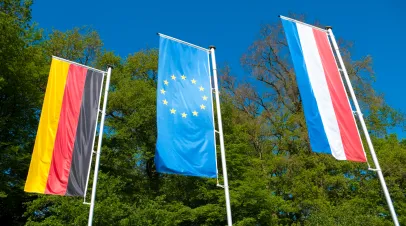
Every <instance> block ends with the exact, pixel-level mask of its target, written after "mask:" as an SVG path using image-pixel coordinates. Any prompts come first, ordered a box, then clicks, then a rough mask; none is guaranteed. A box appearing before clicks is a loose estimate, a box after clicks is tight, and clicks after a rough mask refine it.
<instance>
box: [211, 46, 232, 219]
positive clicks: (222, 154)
mask: <svg viewBox="0 0 406 226" xmlns="http://www.w3.org/2000/svg"><path fill="white" fill-rule="evenodd" d="M215 49H216V47H214V46H210V53H211V62H212V65H213V76H214V90H215V95H216V107H217V122H218V129H219V137H220V151H221V163H222V165H223V178H224V191H225V196H226V208H227V222H228V226H231V225H233V222H232V219H231V205H230V194H229V191H228V177H227V166H226V152H225V149H224V137H223V123H222V121H221V110H220V96H219V88H218V84H217V83H218V82H217V66H216V56H215V54H214V50H215Z"/></svg>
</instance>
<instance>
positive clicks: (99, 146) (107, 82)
mask: <svg viewBox="0 0 406 226" xmlns="http://www.w3.org/2000/svg"><path fill="white" fill-rule="evenodd" d="M108 67H109V68H108V70H107V79H106V86H105V88H104V99H103V111H102V117H101V122H100V132H99V140H98V142H97V152H96V164H95V168H94V177H93V187H92V199H91V201H90V211H89V221H88V225H89V226H91V225H92V222H93V212H94V203H95V199H96V185H97V177H98V174H99V165H100V152H101V145H102V139H103V128H104V119H105V117H106V106H107V96H108V94H109V86H110V76H111V68H112V67H111V66H108Z"/></svg>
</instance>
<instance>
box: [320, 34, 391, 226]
mask: <svg viewBox="0 0 406 226" xmlns="http://www.w3.org/2000/svg"><path fill="white" fill-rule="evenodd" d="M326 29H327V32H328V34H329V36H330V38H331V42H332V44H333V47H334V50H335V51H336V54H337V58H338V61H339V63H340V66H341V69H342V72H343V74H344V78H345V81H346V83H347V85H348V89H349V91H350V94H351V98H352V100H353V101H354V105H355V108H356V110H357V116H358V118H359V120H360V122H361V126H362V130H363V131H364V134H365V137H366V139H367V143H368V147H369V150H370V152H371V155H372V159H373V161H374V164H375V167H376V169H375V170H374V171H377V173H378V177H379V180H380V182H381V186H382V189H383V193H384V194H385V197H386V201H387V203H388V206H389V210H390V213H391V215H392V219H393V222H394V223H395V225H396V226H398V225H399V222H398V218H397V216H396V212H395V209H394V208H393V204H392V200H391V198H390V195H389V191H388V188H387V187H386V183H385V179H384V178H383V174H382V170H381V167H380V166H379V162H378V158H377V157H376V154H375V150H374V146H373V145H372V141H371V138H370V137H369V133H368V130H367V127H366V124H365V121H364V117H363V115H362V113H361V109H360V107H359V105H358V101H357V98H356V96H355V93H354V90H353V88H352V85H351V81H350V78H349V77H348V73H347V69H346V68H345V65H344V61H343V59H342V57H341V54H340V51H339V49H338V45H337V42H336V39H335V37H334V35H333V30H332V28H331V27H326Z"/></svg>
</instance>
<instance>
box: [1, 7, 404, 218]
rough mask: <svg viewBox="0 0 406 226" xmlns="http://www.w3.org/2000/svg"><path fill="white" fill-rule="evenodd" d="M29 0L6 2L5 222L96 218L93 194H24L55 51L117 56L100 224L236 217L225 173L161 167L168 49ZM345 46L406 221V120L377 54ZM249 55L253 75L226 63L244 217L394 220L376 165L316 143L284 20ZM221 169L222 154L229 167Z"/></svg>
mask: <svg viewBox="0 0 406 226" xmlns="http://www.w3.org/2000/svg"><path fill="white" fill-rule="evenodd" d="M30 6H31V2H30V1H21V0H0V27H1V28H2V31H4V32H1V33H0V62H2V63H1V64H0V104H1V108H0V129H1V133H0V209H1V211H0V222H1V223H2V224H5V225H86V224H87V219H88V211H89V206H88V205H85V204H83V199H82V198H80V197H61V196H51V195H37V194H27V193H24V192H23V187H24V183H25V179H26V175H27V172H28V167H29V162H30V157H31V153H32V148H33V143H34V139H35V135H36V130H37V126H38V120H39V114H40V111H41V107H42V101H43V96H44V92H45V87H46V82H47V76H48V72H49V66H50V65H49V64H50V59H51V56H52V55H56V56H59V57H63V58H66V59H69V60H72V61H76V62H79V63H82V64H86V65H90V66H94V67H97V68H99V69H106V66H107V64H112V65H114V70H113V75H112V79H111V87H110V94H109V100H108V109H107V116H106V127H107V129H106V133H105V136H104V138H103V146H102V153H101V164H100V173H99V178H98V185H97V198H96V207H95V217H94V225H123V226H124V225H180V226H183V225H226V223H227V221H226V211H225V200H224V192H223V190H222V189H221V188H220V187H218V186H216V184H217V181H216V179H203V178H197V177H185V176H178V175H166V174H159V173H157V172H156V170H155V165H154V160H153V159H154V154H155V142H156V133H157V131H156V123H157V122H156V80H157V70H158V65H157V64H158V50H156V49H145V50H140V51H137V52H135V53H132V54H130V55H128V56H126V57H125V58H122V57H120V56H117V55H115V54H114V53H113V52H110V51H107V50H105V49H104V48H103V42H102V40H101V38H100V37H99V35H98V33H97V31H94V30H92V29H88V28H73V29H71V30H67V31H58V30H52V31H50V32H44V31H42V30H40V29H39V28H38V27H37V26H36V25H35V24H34V23H33V22H32V21H31V16H30V13H31V11H30ZM340 46H341V49H342V53H343V56H344V59H345V63H346V67H347V70H348V71H349V74H350V77H351V80H352V84H353V86H354V88H355V92H356V94H357V96H358V98H359V101H360V104H361V107H362V109H363V110H364V112H365V118H366V121H367V124H368V128H369V129H370V133H371V136H372V139H373V143H374V145H375V150H376V152H377V155H378V158H379V160H380V165H381V168H382V169H383V174H384V176H385V179H386V182H387V185H388V189H389V191H390V193H391V196H392V199H393V201H394V205H395V209H396V211H397V214H398V216H399V220H400V222H401V224H406V217H405V216H406V198H405V195H406V193H405V191H404V189H402V188H404V187H405V186H406V174H405V172H406V164H405V163H406V155H405V151H406V140H404V139H403V140H399V139H398V138H397V137H396V135H395V134H390V133H389V132H388V131H389V130H390V129H392V128H394V127H398V126H402V125H403V126H404V124H405V119H404V117H403V114H402V113H401V112H398V111H396V110H395V109H393V108H391V107H390V106H389V105H387V104H386V103H385V101H384V98H383V96H382V95H381V94H379V93H377V91H375V90H374V89H373V86H372V85H373V82H374V76H375V75H374V72H373V70H372V57H371V56H366V57H364V58H361V59H353V58H352V56H351V54H350V51H351V45H349V44H348V43H347V42H344V41H340ZM241 63H242V65H243V66H244V68H245V71H244V75H243V76H241V75H240V76H235V75H233V71H232V70H231V68H229V67H227V66H224V67H223V68H222V70H221V73H220V75H221V82H220V84H221V101H222V103H221V105H222V117H223V127H224V138H225V144H226V153H227V154H226V155H227V168H228V176H229V183H230V195H231V205H232V212H233V220H234V225H239V226H243V225H245V226H250V225H255V226H257V225H391V224H392V223H391V217H390V213H389V211H388V208H387V204H386V201H385V198H384V196H383V193H382V190H381V187H380V183H379V181H378V178H377V175H376V172H374V171H370V170H368V166H367V164H362V163H354V162H347V161H336V160H335V159H333V158H332V157H331V156H328V155H322V154H315V153H313V152H312V151H311V149H310V145H309V141H308V135H307V129H306V123H305V119H304V114H303V109H302V102H301V97H300V93H299V91H298V88H297V85H296V79H295V72H294V70H293V67H292V65H291V61H290V55H289V50H288V47H287V44H286V41H285V38H284V34H283V29H282V28H281V24H268V25H264V26H263V27H262V28H261V30H260V32H259V38H258V40H257V41H255V42H254V43H253V44H252V45H251V46H250V47H249V48H248V50H247V52H246V54H244V55H243V56H242V58H241ZM218 157H220V156H218ZM368 158H369V159H371V158H370V156H369V155H368ZM218 159H220V158H218ZM370 163H371V167H374V166H373V164H372V161H370ZM221 167H222V166H221V164H220V162H219V172H221ZM219 180H220V181H219V182H220V184H221V183H222V177H221V176H220V178H219ZM91 182H92V180H90V184H89V189H90V188H91ZM90 192H91V190H88V192H87V198H86V201H89V199H90Z"/></svg>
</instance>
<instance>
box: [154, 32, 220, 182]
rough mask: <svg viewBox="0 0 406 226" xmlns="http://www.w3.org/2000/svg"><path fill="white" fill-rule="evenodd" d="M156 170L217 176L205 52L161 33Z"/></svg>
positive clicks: (207, 59) (207, 52)
mask: <svg viewBox="0 0 406 226" xmlns="http://www.w3.org/2000/svg"><path fill="white" fill-rule="evenodd" d="M157 120H158V121H157V124H158V138H157V144H156V153H155V164H156V168H157V171H158V172H161V173H171V174H182V175H189V176H200V177H211V178H215V177H216V175H217V174H216V171H217V169H216V154H215V140H214V139H215V134H214V119H213V102H212V89H211V78H210V71H209V51H208V50H206V49H203V48H198V47H194V46H191V45H188V44H185V43H182V42H180V41H176V40H173V39H171V38H167V37H163V36H162V35H161V36H160V43H159V63H158V90H157Z"/></svg>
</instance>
